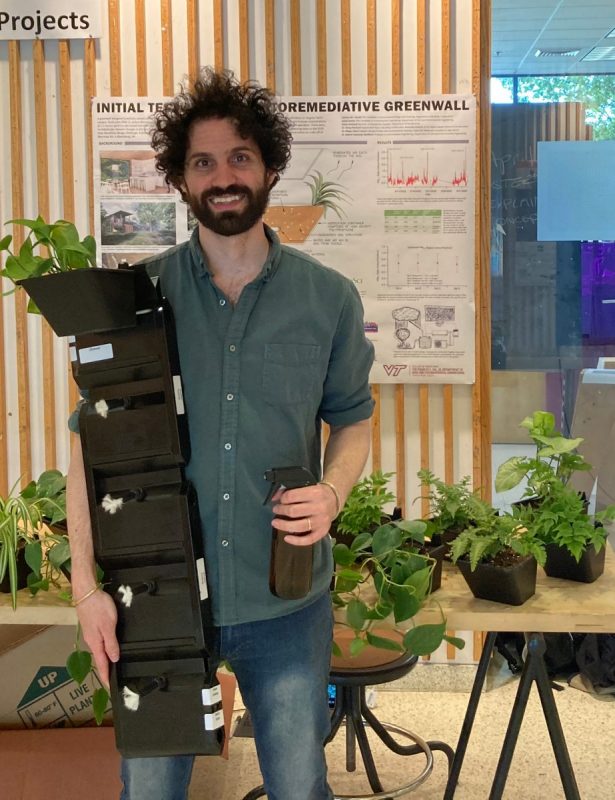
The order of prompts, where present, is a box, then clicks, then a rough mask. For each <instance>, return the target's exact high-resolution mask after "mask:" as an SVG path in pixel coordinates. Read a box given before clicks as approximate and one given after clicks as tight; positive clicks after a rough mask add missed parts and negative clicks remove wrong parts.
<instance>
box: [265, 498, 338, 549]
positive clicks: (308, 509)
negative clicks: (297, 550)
mask: <svg viewBox="0 0 615 800" xmlns="http://www.w3.org/2000/svg"><path fill="white" fill-rule="evenodd" d="M273 501H274V503H275V505H274V506H273V513H274V514H275V515H276V516H275V517H274V518H273V527H274V528H277V529H278V530H279V531H283V532H284V533H288V534H292V535H290V536H285V537H284V541H285V542H288V544H297V545H301V546H306V545H309V544H314V542H317V541H319V539H322V538H323V537H325V536H326V535H327V534H328V533H329V529H330V527H331V522H332V520H333V518H334V516H335V512H336V511H337V499H336V497H335V495H334V493H333V490H332V489H331V488H330V487H329V486H327V485H326V484H322V483H317V484H316V485H315V486H302V487H301V488H300V489H286V490H285V491H283V490H280V491H278V492H276V494H275V495H274V496H273ZM280 517H288V518H289V519H280Z"/></svg>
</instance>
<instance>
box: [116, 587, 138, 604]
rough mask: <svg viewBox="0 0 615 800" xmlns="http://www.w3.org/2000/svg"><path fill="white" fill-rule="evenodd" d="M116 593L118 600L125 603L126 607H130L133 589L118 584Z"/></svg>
mask: <svg viewBox="0 0 615 800" xmlns="http://www.w3.org/2000/svg"><path fill="white" fill-rule="evenodd" d="M117 592H118V594H119V595H120V602H121V603H122V605H125V606H126V608H130V606H131V605H132V598H133V597H134V594H133V591H132V589H131V588H130V586H124V585H122V586H120V588H119V589H118V590H117Z"/></svg>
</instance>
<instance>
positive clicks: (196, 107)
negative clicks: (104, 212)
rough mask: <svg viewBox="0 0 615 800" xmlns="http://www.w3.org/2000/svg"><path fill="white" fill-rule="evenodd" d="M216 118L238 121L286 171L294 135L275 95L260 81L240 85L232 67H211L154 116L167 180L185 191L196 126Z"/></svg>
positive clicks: (155, 142)
mask: <svg viewBox="0 0 615 800" xmlns="http://www.w3.org/2000/svg"><path fill="white" fill-rule="evenodd" d="M211 118H218V119H231V120H233V121H234V123H235V125H236V128H237V133H238V134H239V135H240V136H241V137H242V138H248V137H251V138H252V139H253V140H254V141H255V142H256V144H257V145H258V148H259V150H260V153H261V156H262V159H263V162H264V163H265V166H266V167H267V169H269V170H272V171H274V172H276V173H280V172H283V171H284V170H285V169H286V166H287V164H288V161H289V159H290V143H291V141H292V135H291V133H290V126H289V122H288V120H287V119H286V117H285V116H284V115H283V114H282V113H281V112H280V111H278V110H277V106H276V101H275V96H274V94H273V93H272V92H270V91H269V89H266V88H264V87H262V86H260V85H259V84H258V83H256V82H254V81H247V82H245V83H240V82H239V81H238V80H237V79H236V78H235V76H234V74H233V72H231V71H230V70H223V71H220V72H216V71H215V70H214V69H212V68H211V67H205V68H204V69H202V70H201V72H200V74H199V77H198V78H197V80H195V81H194V83H193V84H192V85H191V86H187V85H184V86H182V87H181V89H180V92H179V94H178V95H177V96H176V97H174V98H173V100H171V101H170V102H168V103H165V104H164V106H163V108H162V110H161V111H158V112H157V113H156V114H155V115H154V125H155V127H154V129H153V130H152V147H153V149H154V151H155V152H156V169H157V170H158V171H159V172H162V173H164V175H165V180H166V182H167V184H170V185H172V186H174V187H175V188H177V189H180V191H181V188H180V184H181V181H182V178H183V175H184V165H185V159H186V151H187V149H188V135H189V133H190V127H191V125H192V124H193V123H194V122H195V121H197V120H202V119H211Z"/></svg>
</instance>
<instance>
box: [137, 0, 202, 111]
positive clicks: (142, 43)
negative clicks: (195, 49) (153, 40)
mask: <svg viewBox="0 0 615 800" xmlns="http://www.w3.org/2000/svg"><path fill="white" fill-rule="evenodd" d="M188 31H190V25H188ZM146 34H147V25H146V22H145V0H135V44H136V60H137V94H138V95H139V97H146V96H147V38H146ZM189 36H190V33H188V37H189ZM188 52H189V53H190V47H188Z"/></svg>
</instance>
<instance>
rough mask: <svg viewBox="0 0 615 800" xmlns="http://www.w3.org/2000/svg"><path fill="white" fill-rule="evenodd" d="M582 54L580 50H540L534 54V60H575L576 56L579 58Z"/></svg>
mask: <svg viewBox="0 0 615 800" xmlns="http://www.w3.org/2000/svg"><path fill="white" fill-rule="evenodd" d="M579 53H580V48H577V49H576V50H575V49H570V50H543V49H538V50H536V52H535V53H534V58H552V57H555V58H564V57H568V58H574V56H578V55H579Z"/></svg>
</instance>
